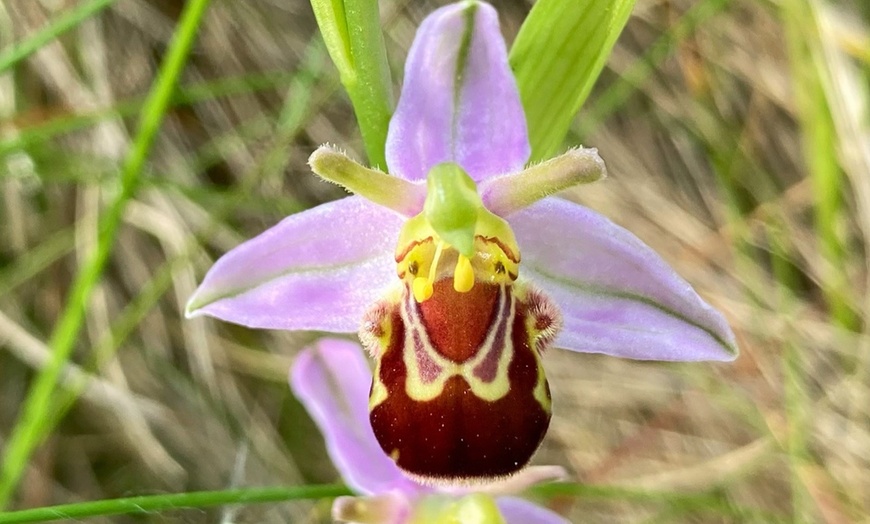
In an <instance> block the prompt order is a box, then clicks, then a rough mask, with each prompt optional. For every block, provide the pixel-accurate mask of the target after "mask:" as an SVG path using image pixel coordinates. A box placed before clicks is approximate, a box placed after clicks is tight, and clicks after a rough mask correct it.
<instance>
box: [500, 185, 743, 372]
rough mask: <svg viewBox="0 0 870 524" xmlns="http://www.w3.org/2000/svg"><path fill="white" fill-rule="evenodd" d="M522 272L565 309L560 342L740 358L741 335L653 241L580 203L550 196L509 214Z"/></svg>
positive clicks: (672, 355) (640, 354)
mask: <svg viewBox="0 0 870 524" xmlns="http://www.w3.org/2000/svg"><path fill="white" fill-rule="evenodd" d="M508 220H509V222H510V224H511V226H512V227H513V228H514V233H515V234H516V238H517V242H518V243H519V245H520V249H521V250H522V259H523V263H522V266H521V268H520V274H521V276H522V277H524V278H525V279H527V280H529V281H532V282H533V283H534V284H536V285H538V286H539V287H541V288H542V289H543V290H544V291H545V292H547V294H548V295H550V298H552V299H553V300H554V301H555V302H556V304H558V305H559V306H560V308H561V310H562V314H563V317H564V328H563V331H562V332H561V334H560V335H559V336H558V337H557V338H556V341H555V345H556V346H557V347H562V348H565V349H571V350H574V351H583V352H590V353H606V354H609V355H614V356H618V357H625V358H634V359H641V360H687V361H695V360H723V361H726V360H733V359H734V358H735V357H736V356H737V343H736V341H735V338H734V334H733V333H732V331H731V328H730V327H729V326H728V323H727V322H726V321H725V319H724V317H723V316H722V315H721V314H720V313H719V312H718V311H716V310H715V309H713V307H711V306H710V305H709V304H707V303H706V302H704V300H702V299H701V298H700V297H699V296H698V294H697V293H696V292H695V291H694V290H693V289H692V287H691V286H690V285H689V284H688V283H687V282H686V281H685V280H683V279H682V278H681V277H680V276H679V275H677V274H676V272H674V270H673V269H672V268H671V267H670V266H668V264H667V263H666V262H665V261H664V260H663V259H662V258H661V257H660V256H659V255H658V254H657V253H656V252H655V251H653V250H652V249H651V248H650V247H649V246H647V245H646V244H644V243H643V242H642V241H641V240H640V239H638V238H637V237H636V236H634V235H633V234H631V233H630V232H628V231H627V230H625V229H623V228H622V227H620V226H617V225H616V224H614V223H613V222H611V221H610V220H608V219H607V218H605V217H603V216H601V215H599V214H598V213H595V212H594V211H592V210H590V209H588V208H586V207H583V206H581V205H579V204H575V203H573V202H569V201H567V200H562V199H558V198H548V199H546V200H543V201H541V202H538V203H536V204H534V205H532V206H530V207H529V208H527V209H524V210H522V211H518V212H517V213H515V214H513V215H511V216H510V217H509V219H508Z"/></svg>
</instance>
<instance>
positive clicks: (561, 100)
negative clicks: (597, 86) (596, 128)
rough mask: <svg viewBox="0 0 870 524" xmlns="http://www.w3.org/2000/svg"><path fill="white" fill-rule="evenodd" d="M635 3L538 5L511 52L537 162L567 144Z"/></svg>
mask: <svg viewBox="0 0 870 524" xmlns="http://www.w3.org/2000/svg"><path fill="white" fill-rule="evenodd" d="M633 7H634V0H583V1H581V2H578V1H577V0H538V1H537V2H536V3H535V5H534V6H533V7H532V11H531V12H530V13H529V16H528V18H526V21H525V22H524V23H523V25H522V27H521V28H520V32H519V34H518V35H517V39H516V41H515V42H514V45H513V47H512V48H511V52H510V63H511V67H512V68H513V70H514V74H515V75H516V78H517V86H518V87H519V91H520V98H521V99H522V102H523V108H524V109H525V112H526V120H527V121H528V127H529V141H530V142H531V145H532V156H531V159H530V160H531V161H532V162H536V161H539V160H543V159H545V158H549V157H551V156H553V153H554V152H555V151H556V150H557V149H558V148H559V146H560V145H561V144H562V141H563V140H564V139H565V135H566V134H567V133H568V127H569V126H570V125H571V121H572V120H573V119H574V115H576V114H577V111H579V110H580V106H582V105H583V102H584V101H585V100H586V97H587V96H589V92H590V91H591V90H592V86H593V84H594V83H595V80H596V79H597V78H598V75H599V74H601V70H602V69H603V68H604V64H605V63H606V62H607V57H608V56H610V51H611V49H613V46H614V44H616V39H617V38H618V37H619V34H620V33H621V32H622V28H623V27H625V24H626V22H628V17H629V15H630V14H631V9H632V8H633Z"/></svg>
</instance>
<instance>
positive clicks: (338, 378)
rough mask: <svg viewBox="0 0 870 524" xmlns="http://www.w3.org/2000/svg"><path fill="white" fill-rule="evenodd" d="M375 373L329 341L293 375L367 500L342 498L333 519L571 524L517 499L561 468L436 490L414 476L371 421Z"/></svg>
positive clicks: (348, 477)
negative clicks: (387, 450) (384, 448)
mask: <svg viewBox="0 0 870 524" xmlns="http://www.w3.org/2000/svg"><path fill="white" fill-rule="evenodd" d="M371 382H372V374H371V372H370V371H369V367H368V365H367V364H366V361H365V359H364V358H363V356H362V352H361V351H360V347H359V345H357V344H354V343H353V342H350V341H347V340H339V339H328V338H327V339H321V340H319V341H318V342H317V343H316V344H314V345H313V346H311V347H309V348H306V349H305V350H303V351H302V352H301V353H300V354H299V356H298V357H297V359H296V361H295V362H294V364H293V368H292V369H291V370H290V387H291V389H292V390H293V392H294V393H295V394H296V397H297V398H298V399H299V400H300V401H301V402H302V404H303V405H304V406H305V408H306V410H307V411H308V413H309V414H310V415H311V417H312V418H313V419H314V422H315V423H316V424H317V426H318V427H319V428H320V431H321V433H323V437H324V440H325V441H326V447H327V452H328V453H329V456H330V457H331V458H332V461H333V463H334V464H335V466H336V468H337V469H338V470H339V473H341V476H342V477H343V478H344V480H345V482H347V483H348V485H349V486H350V487H351V488H353V490H354V491H355V492H357V493H358V494H360V496H358V497H340V498H338V499H336V501H335V503H334V504H333V508H332V512H333V517H334V518H335V519H336V520H337V521H340V522H356V523H370V524H416V523H419V524H423V523H425V524H438V523H443V524H448V523H451V522H462V523H466V524H527V523H530V522H533V523H535V524H567V522H568V521H567V520H565V519H564V518H562V517H561V516H560V515H558V514H556V513H553V512H552V511H550V510H548V509H545V508H543V507H540V506H537V505H535V504H533V503H531V502H529V501H527V500H524V499H522V498H519V497H516V496H514V494H516V493H518V492H520V491H522V490H523V489H525V488H526V487H528V486H531V485H533V484H537V483H540V482H546V481H551V480H561V479H563V478H564V477H565V471H564V470H563V469H562V468H560V467H558V466H533V467H529V468H526V469H525V470H523V471H522V472H521V473H519V474H517V475H515V476H513V477H511V478H510V479H509V480H502V481H497V482H493V483H490V484H487V485H477V486H473V487H471V486H460V487H450V488H447V487H433V486H429V485H425V484H420V483H418V482H415V481H413V480H411V479H409V478H408V477H406V476H405V475H404V474H403V473H402V471H401V470H399V468H398V467H396V464H395V463H394V462H393V461H392V460H390V459H389V458H388V457H387V456H386V455H384V454H383V453H382V452H381V448H380V445H379V444H378V441H377V440H376V439H375V435H374V433H373V432H372V428H371V425H370V424H369V420H368V405H367V401H366V397H367V394H368V391H369V387H370V384H371Z"/></svg>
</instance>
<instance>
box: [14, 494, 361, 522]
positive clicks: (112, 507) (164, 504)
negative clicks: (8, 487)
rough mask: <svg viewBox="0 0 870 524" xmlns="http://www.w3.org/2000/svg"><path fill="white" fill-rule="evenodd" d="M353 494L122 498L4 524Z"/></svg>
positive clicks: (41, 511)
mask: <svg viewBox="0 0 870 524" xmlns="http://www.w3.org/2000/svg"><path fill="white" fill-rule="evenodd" d="M352 494H353V493H352V492H351V491H350V490H349V489H347V488H346V487H344V486H341V485H322V486H291V487H274V488H247V489H233V490H227V491H197V492H192V493H173V494H167V495H145V496H141V497H128V498H122V499H109V500H97V501H94V502H79V503H76V504H63V505H60V506H48V507H44V508H35V509H26V510H21V511H10V512H7V513H0V524H13V523H14V524H21V523H24V522H47V521H52V520H71V519H84V518H90V517H99V516H105V515H144V514H148V513H154V512H158V511H170V510H179V509H193V508H197V509H198V508H207V507H213V506H224V505H228V504H261V503H265V502H286V501H291V500H316V499H325V498H335V497H341V496H343V495H352Z"/></svg>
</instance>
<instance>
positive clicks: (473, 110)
mask: <svg viewBox="0 0 870 524" xmlns="http://www.w3.org/2000/svg"><path fill="white" fill-rule="evenodd" d="M529 151H530V150H529V141H528V135H527V132H526V119H525V114H524V112H523V108H522V104H521V102H520V97H519V93H518V91H517V86H516V81H515V80H514V76H513V73H512V72H511V70H510V67H509V65H508V60H507V51H506V48H505V43H504V39H503V38H502V36H501V33H500V32H499V27H498V14H497V13H496V11H495V9H493V8H492V6H490V5H489V4H485V3H480V2H473V1H468V2H460V3H457V4H451V5H449V6H446V7H443V8H441V9H438V10H436V11H434V12H433V13H432V14H431V15H429V16H428V17H427V18H426V19H425V20H424V21H423V24H422V25H421V26H420V28H419V29H418V30H417V36H416V38H415V39H414V43H413V45H412V46H411V50H410V52H409V54H408V60H407V62H406V63H405V83H404V86H403V87H402V94H401V97H400V98H399V104H398V107H397V108H396V113H395V114H394V115H393V118H392V120H391V121H390V129H389V134H388V135H387V144H386V155H387V165H388V166H389V169H390V172H391V173H393V174H395V175H398V176H402V177H404V178H407V179H410V180H422V179H425V178H426V174H427V173H428V172H429V169H430V168H431V167H432V166H434V165H435V164H438V163H441V162H447V161H451V162H456V163H457V164H459V165H460V166H462V167H463V169H465V170H466V171H467V172H468V174H469V175H470V176H471V177H472V178H473V179H474V180H476V181H480V180H483V179H486V178H488V177H491V176H494V175H499V174H503V173H509V172H512V171H517V170H520V169H522V167H523V165H524V164H525V162H526V160H527V159H528V157H529Z"/></svg>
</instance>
